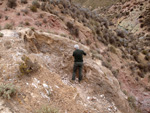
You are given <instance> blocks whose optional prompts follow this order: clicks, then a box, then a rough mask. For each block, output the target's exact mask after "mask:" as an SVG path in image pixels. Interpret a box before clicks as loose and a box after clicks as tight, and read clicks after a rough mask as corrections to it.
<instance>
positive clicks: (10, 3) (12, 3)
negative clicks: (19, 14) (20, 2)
mask: <svg viewBox="0 0 150 113" xmlns="http://www.w3.org/2000/svg"><path fill="white" fill-rule="evenodd" d="M7 6H8V7H10V8H15V7H16V6H17V3H16V0H8V2H7Z"/></svg>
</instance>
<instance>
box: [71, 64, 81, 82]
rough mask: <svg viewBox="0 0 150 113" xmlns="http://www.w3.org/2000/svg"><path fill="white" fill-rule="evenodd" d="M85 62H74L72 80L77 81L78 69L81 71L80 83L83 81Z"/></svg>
mask: <svg viewBox="0 0 150 113" xmlns="http://www.w3.org/2000/svg"><path fill="white" fill-rule="evenodd" d="M82 66H83V62H74V66H73V75H72V80H75V76H76V72H77V69H79V82H80V81H81V80H82Z"/></svg>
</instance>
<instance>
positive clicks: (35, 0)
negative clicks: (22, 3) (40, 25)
mask: <svg viewBox="0 0 150 113" xmlns="http://www.w3.org/2000/svg"><path fill="white" fill-rule="evenodd" d="M32 5H33V6H35V7H37V8H39V7H40V4H39V2H38V1H37V0H34V1H33V2H32Z"/></svg>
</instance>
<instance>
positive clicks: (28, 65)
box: [19, 55, 40, 76]
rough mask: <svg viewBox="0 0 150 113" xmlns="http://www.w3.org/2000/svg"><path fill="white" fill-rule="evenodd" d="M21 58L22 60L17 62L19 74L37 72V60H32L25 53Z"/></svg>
mask: <svg viewBox="0 0 150 113" xmlns="http://www.w3.org/2000/svg"><path fill="white" fill-rule="evenodd" d="M22 60H23V61H24V62H21V63H20V64H19V70H20V73H21V75H29V74H31V73H33V72H37V71H38V69H39V68H40V66H39V64H38V63H37V61H34V62H32V61H31V60H30V58H29V57H27V56H25V55H24V56H23V57H22ZM19 76H20V75H19Z"/></svg>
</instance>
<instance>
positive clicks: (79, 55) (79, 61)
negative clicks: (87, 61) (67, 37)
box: [72, 44, 86, 82]
mask: <svg viewBox="0 0 150 113" xmlns="http://www.w3.org/2000/svg"><path fill="white" fill-rule="evenodd" d="M74 49H75V51H74V52H73V57H74V66H73V75H72V80H73V81H74V80H75V76H76V72H77V69H78V70H79V82H80V81H81V80H82V66H83V55H86V53H85V52H84V51H83V50H80V49H79V45H77V44H76V45H74Z"/></svg>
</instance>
